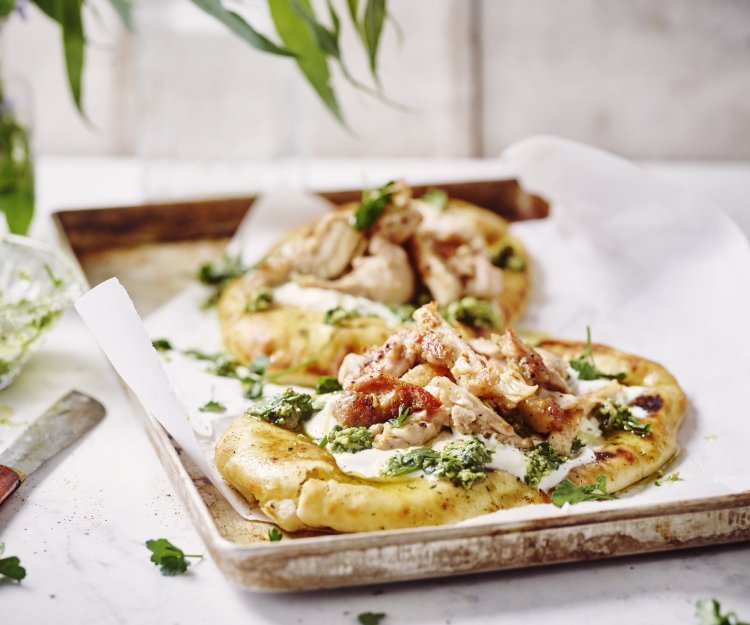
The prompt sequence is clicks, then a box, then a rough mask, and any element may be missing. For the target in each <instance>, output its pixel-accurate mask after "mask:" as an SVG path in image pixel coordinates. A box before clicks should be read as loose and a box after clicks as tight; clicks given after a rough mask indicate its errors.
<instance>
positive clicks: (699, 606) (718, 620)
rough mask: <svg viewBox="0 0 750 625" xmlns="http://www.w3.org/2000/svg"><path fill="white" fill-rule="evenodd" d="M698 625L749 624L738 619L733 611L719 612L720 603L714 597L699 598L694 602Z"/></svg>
mask: <svg viewBox="0 0 750 625" xmlns="http://www.w3.org/2000/svg"><path fill="white" fill-rule="evenodd" d="M695 611H696V616H697V617H698V623H699V625H750V624H749V623H748V622H747V621H740V620H739V618H738V616H737V615H736V614H735V613H734V612H727V613H726V614H722V613H721V604H720V603H719V602H718V601H717V600H716V599H699V600H698V602H697V603H696V604H695Z"/></svg>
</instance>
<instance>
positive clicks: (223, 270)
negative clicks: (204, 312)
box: [196, 256, 247, 308]
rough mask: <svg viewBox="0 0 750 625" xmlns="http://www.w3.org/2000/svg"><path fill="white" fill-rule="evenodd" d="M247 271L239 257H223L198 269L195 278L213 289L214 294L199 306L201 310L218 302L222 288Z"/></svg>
mask: <svg viewBox="0 0 750 625" xmlns="http://www.w3.org/2000/svg"><path fill="white" fill-rule="evenodd" d="M246 271H247V269H245V268H244V267H243V266H242V261H241V260H240V257H239V256H224V257H223V258H221V259H220V260H218V261H216V262H214V263H206V264H205V265H201V266H200V267H199V268H198V273H197V276H196V277H197V278H198V280H199V281H200V282H202V283H203V284H205V285H206V286H212V287H214V289H215V290H214V292H213V293H212V294H211V295H210V296H209V297H208V298H206V299H205V300H204V301H203V303H202V304H201V308H210V307H211V306H215V305H216V303H217V302H218V301H219V296H220V295H221V292H222V291H223V290H224V288H225V287H226V286H227V284H229V282H231V281H232V280H233V279H234V278H239V277H240V276H242V275H244V274H245V272H246Z"/></svg>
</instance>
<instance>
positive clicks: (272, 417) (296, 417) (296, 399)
mask: <svg viewBox="0 0 750 625" xmlns="http://www.w3.org/2000/svg"><path fill="white" fill-rule="evenodd" d="M314 412H315V407H314V406H313V400H312V396H310V395H308V394H307V393H298V392H297V391H295V390H294V389H292V388H288V389H286V390H285V391H284V392H283V393H281V394H280V395H276V397H271V398H269V399H266V400H264V401H261V402H258V403H257V404H255V405H254V406H251V407H250V408H248V410H247V414H249V415H250V416H253V417H255V418H256V419H259V420H260V421H268V422H269V423H273V424H274V425H278V426H280V427H283V428H286V429H287V430H297V429H299V427H300V424H301V423H302V421H306V420H307V419H309V418H310V417H311V416H312V415H313V413H314Z"/></svg>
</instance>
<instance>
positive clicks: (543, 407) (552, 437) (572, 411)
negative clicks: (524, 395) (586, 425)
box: [518, 389, 583, 456]
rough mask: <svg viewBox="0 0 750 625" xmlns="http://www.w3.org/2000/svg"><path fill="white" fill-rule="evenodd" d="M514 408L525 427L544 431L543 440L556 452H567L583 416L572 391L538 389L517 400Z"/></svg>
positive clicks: (564, 453)
mask: <svg viewBox="0 0 750 625" xmlns="http://www.w3.org/2000/svg"><path fill="white" fill-rule="evenodd" d="M518 411H519V413H520V414H521V416H522V417H523V420H524V421H525V422H526V424H527V425H528V426H529V427H531V428H532V429H533V430H535V431H536V432H539V433H541V434H547V435H548V439H547V440H548V441H549V443H550V445H552V447H553V448H554V450H555V451H556V452H557V453H559V454H561V455H564V456H569V455H570V449H571V446H572V445H573V440H574V439H575V437H576V434H577V433H578V428H579V425H580V422H581V417H582V416H583V409H582V408H581V405H580V403H579V402H578V398H577V397H575V395H567V394H564V393H557V392H555V391H548V390H546V389H540V390H539V391H538V393H537V394H536V395H534V396H533V397H529V398H528V399H525V400H523V401H522V402H521V403H519V404H518Z"/></svg>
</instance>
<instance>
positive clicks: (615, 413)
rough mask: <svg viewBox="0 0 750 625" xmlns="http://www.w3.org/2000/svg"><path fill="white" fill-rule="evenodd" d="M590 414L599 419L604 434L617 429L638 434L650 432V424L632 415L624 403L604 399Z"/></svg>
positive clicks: (645, 434)
mask: <svg viewBox="0 0 750 625" xmlns="http://www.w3.org/2000/svg"><path fill="white" fill-rule="evenodd" d="M591 414H592V416H594V417H595V418H596V419H597V421H599V425H600V426H601V429H602V432H603V433H604V434H605V435H606V434H611V433H612V432H614V431H617V430H625V431H626V432H633V433H634V434H638V435H639V436H648V435H649V434H651V424H650V423H644V422H643V419H639V418H638V417H634V416H633V413H632V411H631V410H630V408H629V407H628V406H626V405H625V404H620V403H617V402H615V401H612V400H610V399H606V400H604V401H603V402H602V403H601V404H599V405H598V406H597V407H596V408H594V410H593V411H592V413H591Z"/></svg>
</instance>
